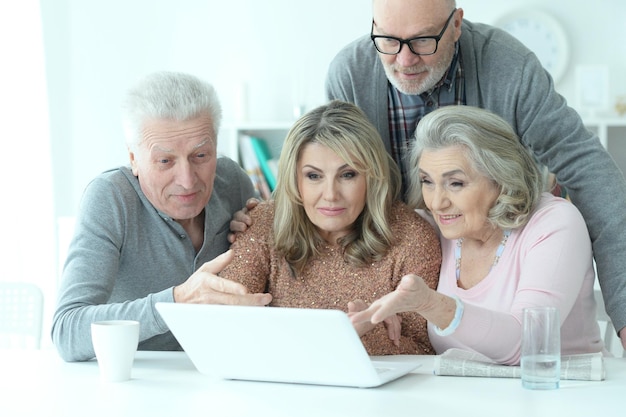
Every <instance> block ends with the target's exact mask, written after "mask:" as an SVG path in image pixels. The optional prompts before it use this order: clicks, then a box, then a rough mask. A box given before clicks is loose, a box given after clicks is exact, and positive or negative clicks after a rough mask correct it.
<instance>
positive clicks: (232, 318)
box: [156, 303, 420, 388]
mask: <svg viewBox="0 0 626 417" xmlns="http://www.w3.org/2000/svg"><path fill="white" fill-rule="evenodd" d="M156 308H157V310H158V311H159V313H160V314H161V316H162V317H163V319H164V320H165V322H166V323H167V325H168V326H169V328H170V330H171V331H172V333H173V334H174V336H175V337H176V339H177V340H178V342H179V343H180V344H181V346H182V347H183V349H184V350H185V352H186V353H187V355H188V356H189V358H190V359H191V361H192V362H193V364H194V365H195V367H196V368H197V369H198V371H200V372H202V373H204V374H207V375H212V376H216V377H220V378H224V379H240V380H250V381H269V382H286V383H301V384H316V385H334V386H350V387H362V388H366V387H376V386H379V385H382V384H384V383H386V382H389V381H391V380H394V379H397V378H399V377H401V376H403V375H405V374H407V373H409V372H411V371H412V370H414V369H416V368H418V367H419V366H420V364H419V363H418V362H416V361H414V360H410V359H409V360H404V359H406V358H403V360H402V361H394V360H392V359H393V358H392V357H390V358H389V360H386V361H384V360H383V361H378V360H377V361H373V360H372V359H371V358H370V356H368V354H367V352H366V350H365V348H364V347H363V344H362V343H361V339H360V338H359V336H358V334H357V332H356V331H355V329H354V327H353V326H352V323H351V322H350V320H349V318H348V315H347V314H345V313H344V312H342V311H339V310H323V309H299V308H280V307H247V306H226V305H207V304H182V303H157V304H156ZM377 358H381V357H377ZM382 358H384V357H382ZM408 358H410V356H409V357H408ZM396 359H397V358H396Z"/></svg>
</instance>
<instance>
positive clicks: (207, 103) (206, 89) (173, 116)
mask: <svg viewBox="0 0 626 417" xmlns="http://www.w3.org/2000/svg"><path fill="white" fill-rule="evenodd" d="M122 110H123V122H124V131H125V135H126V145H127V146H128V148H129V149H135V148H136V146H137V145H138V144H139V143H141V140H142V130H143V128H144V124H145V123H146V122H149V121H151V120H176V121H185V120H189V119H193V118H195V117H198V116H200V115H208V116H209V117H210V118H211V120H212V122H213V134H214V136H213V142H214V144H215V145H216V146H217V133H218V131H219V128H220V123H221V121H222V106H221V105H220V102H219V99H218V97H217V93H216V92H215V89H214V88H213V86H212V85H210V84H208V83H206V82H204V81H202V80H200V79H199V78H197V77H194V76H193V75H189V74H185V73H180V72H168V71H162V72H156V73H153V74H150V75H148V76H147V77H145V78H144V79H142V80H141V81H140V82H139V83H138V84H137V85H135V86H134V87H133V88H131V89H130V90H129V91H128V93H127V94H126V98H125V100H124V102H123V105H122Z"/></svg>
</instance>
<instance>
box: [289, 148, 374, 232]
mask: <svg viewBox="0 0 626 417" xmlns="http://www.w3.org/2000/svg"><path fill="white" fill-rule="evenodd" d="M297 170H298V172H297V174H298V191H299V192H300V197H301V198H302V203H303V205H304V211H305V212H306V214H307V216H308V218H309V220H311V222H312V223H313V224H314V225H315V226H316V227H317V229H318V231H319V232H320V234H321V236H322V237H323V238H324V239H325V240H326V241H327V242H329V243H331V244H334V243H336V242H337V239H339V238H341V237H343V236H345V235H346V234H347V233H349V231H350V230H352V228H353V225H354V222H355V221H356V219H357V218H358V217H359V215H360V214H361V212H362V211H363V208H364V207H365V198H366V194H367V184H366V178H365V176H364V175H362V174H360V173H358V172H357V170H356V169H354V168H352V167H351V166H349V165H348V164H347V163H346V162H345V161H344V160H343V159H341V157H339V156H338V155H337V154H336V153H335V152H333V151H332V150H330V149H329V148H328V147H326V146H323V145H320V144H319V143H309V144H307V145H305V146H304V147H303V148H302V151H301V153H300V157H299V160H298V164H297Z"/></svg>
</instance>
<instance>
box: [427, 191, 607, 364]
mask: <svg viewBox="0 0 626 417" xmlns="http://www.w3.org/2000/svg"><path fill="white" fill-rule="evenodd" d="M441 240H442V243H441V246H442V256H443V263H442V267H441V274H440V277H439V285H438V287H437V290H438V291H439V292H441V293H444V294H448V295H456V296H457V297H459V298H460V299H461V300H463V302H464V304H465V311H464V313H463V317H462V319H461V323H460V324H459V327H458V328H457V329H456V331H455V332H454V333H452V334H451V335H449V336H438V335H437V334H435V332H434V331H433V329H432V325H431V324H429V336H430V340H431V343H432V345H433V347H434V348H435V350H436V351H437V353H443V352H444V351H445V350H447V349H449V348H453V347H456V348H461V349H465V350H473V351H477V352H480V353H482V354H484V355H486V356H488V357H490V358H492V359H493V360H495V361H496V362H498V363H504V364H518V363H519V361H520V342H521V333H522V330H521V318H522V309H523V308H524V307H529V306H540V305H550V306H555V307H557V308H558V310H559V312H560V317H561V350H562V353H563V354H564V355H566V354H575V353H588V352H600V351H604V350H603V348H604V344H603V342H602V339H601V335H600V328H599V326H598V323H597V321H596V305H595V300H594V295H593V285H594V278H595V273H594V269H593V262H592V250H591V241H590V239H589V234H588V232H587V227H586V226H585V222H584V220H583V217H582V215H581V214H580V212H579V211H578V210H577V209H576V207H575V206H574V205H573V204H571V203H570V202H569V201H567V200H564V199H562V198H558V197H554V196H552V195H550V194H547V193H545V194H544V195H543V196H542V199H541V202H540V204H539V206H538V208H537V209H536V211H535V213H534V214H533V216H532V218H531V219H530V221H529V222H528V224H527V225H526V226H524V227H523V228H521V229H517V230H513V232H512V233H511V236H510V237H509V239H508V242H507V244H506V247H505V249H504V253H503V254H502V257H501V258H500V261H499V262H498V264H497V265H496V266H495V267H494V268H493V269H492V270H491V272H490V273H489V274H488V275H487V277H485V279H484V280H483V281H481V282H480V283H478V285H476V286H474V287H472V288H470V289H468V290H464V289H462V288H459V287H458V286H457V285H456V276H455V259H454V248H455V245H456V240H448V239H445V238H442V239H441Z"/></svg>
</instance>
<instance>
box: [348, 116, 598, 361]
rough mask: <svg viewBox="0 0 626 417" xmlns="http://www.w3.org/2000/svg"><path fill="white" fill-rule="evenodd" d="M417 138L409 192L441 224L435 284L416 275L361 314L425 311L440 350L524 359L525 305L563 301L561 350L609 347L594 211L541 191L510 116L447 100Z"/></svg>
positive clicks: (375, 316) (377, 316)
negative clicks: (587, 213) (600, 305)
mask: <svg viewBox="0 0 626 417" xmlns="http://www.w3.org/2000/svg"><path fill="white" fill-rule="evenodd" d="M415 139H416V140H415V144H414V146H413V148H412V150H411V154H410V161H409V164H410V167H411V168H410V169H411V179H412V183H411V185H410V187H409V202H410V204H411V205H412V206H414V207H416V208H420V209H425V214H427V215H428V216H429V217H430V218H431V219H432V221H433V222H434V223H435V224H436V225H437V227H438V228H439V232H440V239H441V247H442V258H443V261H442V267H441V273H440V277H439V284H438V287H437V291H433V290H431V289H429V288H428V287H427V286H425V285H424V283H423V282H422V279H421V278H420V277H419V276H417V275H409V276H407V277H404V278H403V280H402V282H401V283H400V285H399V286H398V288H397V289H396V290H395V291H394V292H393V293H390V294H388V295H386V296H384V297H382V298H381V299H379V300H378V301H376V302H374V303H373V304H372V305H371V306H370V308H369V309H368V310H366V311H363V312H360V313H358V314H356V315H354V316H353V321H354V322H356V323H360V322H363V321H371V322H372V323H377V322H379V321H380V320H381V319H384V318H385V317H387V316H388V315H392V314H397V313H399V312H401V311H413V312H417V313H419V314H421V315H422V316H423V317H425V318H426V319H427V320H428V321H429V336H430V340H431V343H432V344H433V347H434V348H435V350H436V351H437V353H442V352H444V351H445V350H447V349H450V348H461V349H465V350H470V351H475V352H479V353H482V354H483V355H486V356H488V357H490V358H491V359H493V360H494V361H496V362H498V363H503V364H518V363H519V361H520V344H521V334H522V331H521V321H522V320H521V317H522V309H523V308H525V307H533V306H554V307H556V308H557V309H558V310H559V313H560V317H561V348H562V353H563V354H575V353H588V352H600V351H605V350H604V346H603V342H602V339H601V337H600V329H599V326H598V323H597V321H596V318H595V309H596V307H595V301H594V295H593V283H594V278H595V274H594V269H593V262H592V251H591V241H590V238H589V234H588V233H587V228H586V226H585V222H584V220H583V218H582V215H581V214H580V213H579V211H578V210H577V209H576V207H575V206H574V205H573V204H571V203H570V202H569V201H567V200H565V199H562V198H560V197H555V196H553V195H552V194H549V193H547V192H542V191H543V189H544V184H543V176H542V174H541V172H540V170H539V169H538V167H537V165H536V163H535V161H534V160H533V158H532V157H531V156H530V154H529V152H528V150H527V149H526V148H525V147H524V145H523V144H522V143H521V142H520V140H519V138H518V137H517V136H516V134H515V133H514V132H513V130H512V129H511V127H510V126H509V124H508V123H507V122H505V121H504V120H503V119H502V118H500V117H499V116H497V115H495V114H493V113H490V112H489V111H487V110H483V109H478V108H474V107H469V106H447V107H444V108H440V109H438V110H436V111H434V112H432V113H430V114H429V115H427V116H426V117H424V119H422V121H421V122H420V123H419V125H418V127H417V129H416V132H415Z"/></svg>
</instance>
